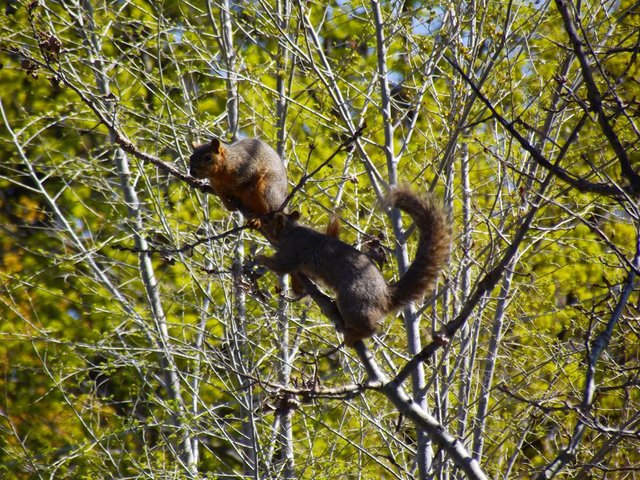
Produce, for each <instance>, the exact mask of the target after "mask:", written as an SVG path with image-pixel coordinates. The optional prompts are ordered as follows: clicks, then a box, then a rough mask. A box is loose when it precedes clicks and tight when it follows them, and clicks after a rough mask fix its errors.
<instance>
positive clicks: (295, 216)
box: [289, 210, 300, 222]
mask: <svg viewBox="0 0 640 480" xmlns="http://www.w3.org/2000/svg"><path fill="white" fill-rule="evenodd" d="M289 218H290V219H291V220H293V221H294V222H297V221H298V220H300V212H298V211H297V210H296V211H295V212H291V213H290V214H289Z"/></svg>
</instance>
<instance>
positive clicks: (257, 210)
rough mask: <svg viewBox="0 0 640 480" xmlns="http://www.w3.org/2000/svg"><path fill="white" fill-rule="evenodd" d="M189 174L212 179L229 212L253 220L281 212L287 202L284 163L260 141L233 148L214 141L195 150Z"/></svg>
mask: <svg viewBox="0 0 640 480" xmlns="http://www.w3.org/2000/svg"><path fill="white" fill-rule="evenodd" d="M189 173H190V175H191V176H193V177H196V178H206V179H208V180H209V184H210V185H211V188H212V190H213V192H214V193H215V194H216V195H218V196H219V197H220V199H221V200H222V203H223V204H224V206H225V207H226V208H227V209H228V210H231V211H234V210H240V212H241V213H242V215H244V216H245V217H246V218H248V219H250V220H256V219H258V218H259V217H261V216H262V215H265V214H267V213H271V212H275V211H277V210H279V209H280V208H281V207H283V205H282V204H283V203H284V201H285V199H286V198H287V188H288V182H287V172H286V170H285V168H284V164H283V163H282V159H281V158H280V156H279V155H278V154H277V153H276V152H275V151H274V150H273V148H271V147H270V146H269V145H267V144H266V143H265V142H263V141H262V140H259V139H257V138H245V139H243V140H239V141H237V142H235V143H232V144H231V145H226V144H223V143H222V142H221V141H220V140H219V139H217V138H214V139H213V140H211V142H209V143H205V144H202V145H200V146H197V147H195V148H194V150H193V153H192V154H191V157H190V158H189ZM258 222H259V220H258ZM254 226H257V225H255V224H254Z"/></svg>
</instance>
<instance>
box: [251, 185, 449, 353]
mask: <svg viewBox="0 0 640 480" xmlns="http://www.w3.org/2000/svg"><path fill="white" fill-rule="evenodd" d="M385 205H386V206H387V207H396V208H399V209H400V210H403V211H405V212H407V213H408V214H409V215H411V217H412V218H413V220H414V222H415V224H416V225H417V227H418V229H419V231H420V241H419V243H418V249H417V251H416V257H415V259H414V261H413V263H412V264H411V265H410V266H409V268H408V270H407V271H406V273H405V274H404V275H403V276H402V278H400V280H398V281H397V282H394V283H391V284H387V282H386V281H385V279H384V277H383V276H382V273H381V272H380V270H379V269H378V268H377V267H376V265H375V264H374V262H373V261H372V260H371V259H370V258H369V257H368V256H367V255H365V254H364V253H362V252H360V251H359V250H357V249H356V248H354V247H352V246H351V245H348V244H346V243H344V242H342V241H341V240H339V239H338V238H336V237H334V236H330V235H326V234H322V233H320V232H318V231H316V230H313V229H312V228H309V227H306V226H303V225H300V224H299V223H298V220H299V218H300V214H299V213H298V212H293V213H285V212H276V213H275V214H273V215H271V216H270V217H269V218H267V219H266V220H265V225H264V228H265V231H266V232H268V235H269V237H270V243H271V244H272V245H273V246H274V249H275V254H274V255H273V256H270V257H268V256H265V255H258V256H257V257H256V258H255V261H256V263H258V264H261V265H263V266H265V267H267V268H269V269H270V270H272V271H274V272H276V273H278V274H284V273H302V274H304V275H306V276H308V277H309V278H310V279H312V280H319V281H320V282H321V283H323V284H324V285H326V286H327V287H328V288H330V289H331V290H333V292H334V293H335V294H336V306H337V308H338V311H339V312H340V315H341V317H342V321H343V328H344V343H345V344H346V345H347V346H349V347H352V346H353V345H354V344H355V343H356V342H357V341H359V340H363V339H365V338H368V337H370V336H372V335H373V334H374V333H375V331H376V327H377V325H378V323H379V321H380V320H382V318H383V317H384V316H385V315H386V314H388V313H390V312H392V311H395V310H397V309H399V308H401V307H403V306H404V305H406V304H408V303H409V302H412V301H415V300H419V299H420V298H422V296H423V295H425V294H426V293H427V292H430V291H431V290H433V288H435V285H436V282H437V279H438V274H439V272H440V270H441V269H442V268H443V266H444V265H445V264H446V263H447V262H448V259H449V255H450V250H451V238H452V227H451V220H450V215H449V213H448V212H447V211H446V210H445V209H444V207H442V206H441V204H440V203H439V202H438V201H437V200H436V199H435V198H434V197H433V195H431V194H429V195H425V196H423V197H418V196H416V195H415V194H413V193H412V192H411V191H410V190H408V189H407V188H404V187H401V188H396V189H393V190H392V191H391V192H390V193H389V194H388V195H387V198H386V201H385Z"/></svg>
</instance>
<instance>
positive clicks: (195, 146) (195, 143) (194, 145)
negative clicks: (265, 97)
mask: <svg viewBox="0 0 640 480" xmlns="http://www.w3.org/2000/svg"><path fill="white" fill-rule="evenodd" d="M191 148H193V149H194V150H195V149H196V148H198V142H196V141H195V140H191Z"/></svg>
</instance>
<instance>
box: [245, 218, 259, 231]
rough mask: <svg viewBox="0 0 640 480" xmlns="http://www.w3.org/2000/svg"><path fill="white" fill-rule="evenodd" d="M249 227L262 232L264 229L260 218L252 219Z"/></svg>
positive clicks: (249, 221)
mask: <svg viewBox="0 0 640 480" xmlns="http://www.w3.org/2000/svg"><path fill="white" fill-rule="evenodd" d="M247 227H249V228H251V229H252V230H260V229H261V228H262V222H261V221H260V219H259V218H250V219H249V220H247Z"/></svg>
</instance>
